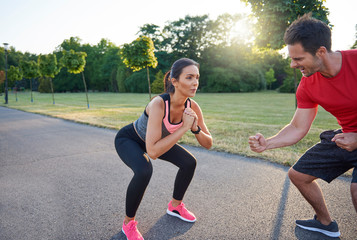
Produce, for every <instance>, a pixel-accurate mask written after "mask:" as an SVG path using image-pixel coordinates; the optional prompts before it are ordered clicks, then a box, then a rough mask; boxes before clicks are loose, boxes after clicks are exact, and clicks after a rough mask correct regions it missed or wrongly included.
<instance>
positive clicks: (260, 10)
mask: <svg viewBox="0 0 357 240" xmlns="http://www.w3.org/2000/svg"><path fill="white" fill-rule="evenodd" d="M243 1H244V2H245V3H247V4H248V3H249V4H250V6H251V9H252V13H253V16H254V17H255V18H256V19H257V21H256V24H255V36H256V44H257V45H258V46H260V47H268V48H273V49H281V48H282V46H283V45H284V41H283V37H284V33H285V30H286V28H287V27H288V26H289V25H290V24H291V23H292V22H293V21H294V20H295V19H297V18H298V17H299V16H302V15H304V14H305V13H309V12H312V16H313V17H314V18H317V19H320V20H321V21H324V22H325V23H326V24H329V20H328V18H327V16H328V15H329V11H328V8H326V7H325V6H324V5H323V3H324V2H325V1H326V0H285V1H280V0H243Z"/></svg>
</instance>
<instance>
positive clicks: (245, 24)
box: [231, 19, 254, 43]
mask: <svg viewBox="0 0 357 240" xmlns="http://www.w3.org/2000/svg"><path fill="white" fill-rule="evenodd" d="M253 37H254V35H253V24H252V23H251V22H249V20H248V19H242V20H240V21H238V22H237V23H236V24H235V26H233V28H232V30H231V40H232V41H238V42H243V43H249V42H252V41H253Z"/></svg>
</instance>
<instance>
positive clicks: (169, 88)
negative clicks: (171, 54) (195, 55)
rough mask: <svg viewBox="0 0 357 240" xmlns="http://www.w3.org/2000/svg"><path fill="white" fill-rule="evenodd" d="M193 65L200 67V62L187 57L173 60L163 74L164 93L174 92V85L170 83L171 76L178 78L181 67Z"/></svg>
mask: <svg viewBox="0 0 357 240" xmlns="http://www.w3.org/2000/svg"><path fill="white" fill-rule="evenodd" d="M191 65H194V66H196V67H197V68H200V64H198V63H197V62H195V61H193V60H192V59H189V58H181V59H179V60H177V61H176V62H174V64H172V67H171V69H170V70H169V71H168V72H167V73H166V74H165V77H164V87H165V92H166V93H174V92H175V87H174V85H172V83H171V78H175V79H179V77H180V75H181V73H182V69H184V68H185V67H188V66H191Z"/></svg>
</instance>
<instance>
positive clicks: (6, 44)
mask: <svg viewBox="0 0 357 240" xmlns="http://www.w3.org/2000/svg"><path fill="white" fill-rule="evenodd" d="M8 45H9V44H8V43H4V49H5V104H7V103H8V99H9V98H8V92H7V46H8Z"/></svg>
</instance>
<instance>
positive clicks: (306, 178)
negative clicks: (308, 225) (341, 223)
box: [288, 168, 357, 225]
mask: <svg viewBox="0 0 357 240" xmlns="http://www.w3.org/2000/svg"><path fill="white" fill-rule="evenodd" d="M288 175H289V178H290V180H291V182H292V183H293V184H294V185H295V186H296V187H297V189H299V191H300V193H301V194H302V195H303V196H304V198H305V199H306V200H307V201H308V202H309V203H310V205H311V206H312V207H313V209H314V210H315V212H316V216H317V219H318V220H319V221H320V222H321V223H322V224H324V225H329V224H330V223H331V222H332V219H331V217H330V214H329V212H328V210H327V206H326V203H325V199H324V197H323V195H322V191H321V189H320V187H319V185H318V184H317V182H316V181H315V180H316V179H317V178H316V177H314V176H311V175H307V174H304V173H300V172H298V171H296V170H294V169H293V168H290V170H289V172H288ZM356 185H357V184H356ZM354 190H355V191H354V194H355V196H356V198H354V199H355V201H356V202H354V203H357V186H355V189H354ZM351 191H352V190H351ZM355 207H356V204H355ZM356 210H357V208H356Z"/></svg>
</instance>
